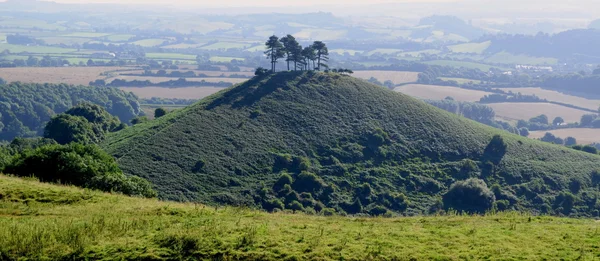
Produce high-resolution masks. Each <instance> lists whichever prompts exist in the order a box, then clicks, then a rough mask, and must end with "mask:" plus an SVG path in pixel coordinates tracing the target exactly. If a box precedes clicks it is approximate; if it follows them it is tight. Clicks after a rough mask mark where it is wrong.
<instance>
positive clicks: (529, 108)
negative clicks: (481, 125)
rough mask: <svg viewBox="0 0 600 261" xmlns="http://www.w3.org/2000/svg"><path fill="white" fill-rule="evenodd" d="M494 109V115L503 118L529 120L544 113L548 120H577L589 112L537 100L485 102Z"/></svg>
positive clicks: (568, 121)
mask: <svg viewBox="0 0 600 261" xmlns="http://www.w3.org/2000/svg"><path fill="white" fill-rule="evenodd" d="M486 105H487V106H490V107H492V108H493V109H494V111H496V116H498V117H499V118H503V119H505V120H529V119H531V118H533V117H535V116H538V115H541V114H545V115H546V116H548V120H549V121H552V120H553V119H554V118H555V117H562V118H563V119H564V120H565V122H567V123H572V122H579V120H581V116H583V115H584V114H589V112H587V111H582V110H578V109H573V108H569V107H565V106H561V105H556V104H551V103H539V102H537V103H536V102H532V103H529V102H503V103H492V104H486Z"/></svg>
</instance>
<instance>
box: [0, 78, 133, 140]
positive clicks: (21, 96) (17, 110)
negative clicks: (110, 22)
mask: <svg viewBox="0 0 600 261" xmlns="http://www.w3.org/2000/svg"><path fill="white" fill-rule="evenodd" d="M83 102H89V103H92V104H97V105H100V106H102V107H104V108H106V110H107V111H108V112H109V113H110V114H112V115H115V116H117V117H119V119H120V120H121V121H122V122H129V121H130V120H131V119H133V118H134V117H136V116H137V115H138V114H139V113H140V107H139V103H138V100H137V97H135V96H134V95H133V94H131V93H125V92H123V91H121V90H119V89H116V88H97V87H85V86H72V85H66V84H26V83H20V82H17V83H11V84H7V85H2V86H1V88H0V140H12V139H14V138H15V137H34V136H41V135H42V134H43V130H44V127H45V125H46V123H47V122H48V121H49V120H50V119H51V118H52V117H53V116H55V115H57V114H60V113H63V112H65V111H67V110H68V109H69V108H71V107H73V106H75V105H76V104H80V103H83Z"/></svg>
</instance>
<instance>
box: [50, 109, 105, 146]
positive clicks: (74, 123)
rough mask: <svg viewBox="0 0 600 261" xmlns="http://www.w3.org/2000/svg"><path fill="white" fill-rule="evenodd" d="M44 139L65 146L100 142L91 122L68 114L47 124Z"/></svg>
mask: <svg viewBox="0 0 600 261" xmlns="http://www.w3.org/2000/svg"><path fill="white" fill-rule="evenodd" d="M44 137H45V138H48V139H53V140H55V141H56V142H58V143H59V144H63V145H64V144H68V143H71V142H77V143H83V144H91V143H97V142H99V141H100V139H99V137H97V136H96V133H95V132H94V127H93V126H92V124H91V123H90V122H88V121H87V120H86V119H85V118H83V117H77V116H72V115H68V114H61V115H58V116H56V117H54V118H52V120H50V122H48V124H46V128H45V129H44Z"/></svg>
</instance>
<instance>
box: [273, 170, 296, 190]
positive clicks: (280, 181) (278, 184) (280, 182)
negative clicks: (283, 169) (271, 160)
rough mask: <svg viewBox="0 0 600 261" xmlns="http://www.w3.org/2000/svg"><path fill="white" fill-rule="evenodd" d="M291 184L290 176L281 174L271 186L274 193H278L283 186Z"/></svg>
mask: <svg viewBox="0 0 600 261" xmlns="http://www.w3.org/2000/svg"><path fill="white" fill-rule="evenodd" d="M292 182H293V180H292V176H290V174H287V173H283V174H281V176H280V177H279V179H278V180H277V182H275V184H274V185H273V190H274V191H276V192H277V191H280V190H281V189H283V187H284V186H285V185H292Z"/></svg>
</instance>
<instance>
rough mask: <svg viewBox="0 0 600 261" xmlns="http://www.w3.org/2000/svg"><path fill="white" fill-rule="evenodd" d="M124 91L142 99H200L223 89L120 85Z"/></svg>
mask: <svg viewBox="0 0 600 261" xmlns="http://www.w3.org/2000/svg"><path fill="white" fill-rule="evenodd" d="M119 89H121V90H123V91H126V92H133V93H134V94H135V95H137V96H138V97H140V98H142V99H149V98H152V97H159V98H171V99H174V98H175V99H202V98H204V97H206V96H209V95H211V94H213V93H216V92H219V91H221V90H224V88H216V87H188V88H160V87H143V88H140V87H121V88H119Z"/></svg>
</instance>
